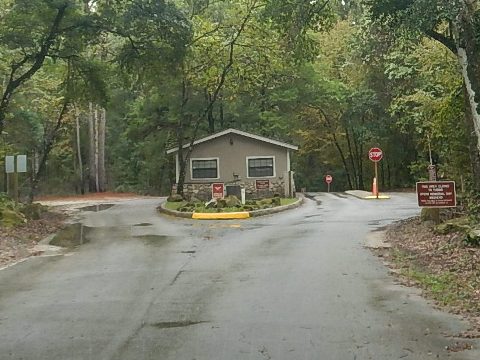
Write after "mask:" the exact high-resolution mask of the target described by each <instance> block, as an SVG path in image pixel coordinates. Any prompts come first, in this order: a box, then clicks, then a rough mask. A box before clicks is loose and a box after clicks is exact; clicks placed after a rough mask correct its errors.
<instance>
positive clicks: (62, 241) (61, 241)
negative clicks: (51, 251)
mask: <svg viewBox="0 0 480 360" xmlns="http://www.w3.org/2000/svg"><path fill="white" fill-rule="evenodd" d="M91 231H92V228H91V227H89V226H85V225H83V224H80V223H78V224H72V225H68V226H67V227H66V228H64V229H62V230H60V231H59V232H58V233H57V235H55V237H54V238H53V240H52V241H51V242H50V245H54V246H61V247H66V248H73V247H76V246H80V245H83V244H86V243H88V242H90V239H89V238H88V235H89V234H90V232H91Z"/></svg>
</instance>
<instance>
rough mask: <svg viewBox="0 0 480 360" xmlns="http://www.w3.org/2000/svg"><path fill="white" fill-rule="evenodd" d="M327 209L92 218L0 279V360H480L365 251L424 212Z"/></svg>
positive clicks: (408, 199) (122, 211) (142, 204)
mask: <svg viewBox="0 0 480 360" xmlns="http://www.w3.org/2000/svg"><path fill="white" fill-rule="evenodd" d="M317 199H319V200H320V201H319V202H315V201H312V200H307V202H306V204H305V205H304V206H303V207H301V208H300V209H297V210H293V211H289V212H285V213H282V214H278V215H275V216H267V217H263V218H255V219H251V220H247V221H226V222H194V221H190V220H183V219H176V218H168V217H162V216H159V215H157V214H156V213H155V210H154V209H155V206H156V205H157V204H158V201H159V200H158V199H156V200H139V201H130V202H125V203H122V204H120V205H116V206H114V207H112V208H110V209H108V210H105V211H101V212H97V213H85V215H84V218H83V220H82V222H83V224H84V225H85V227H83V228H81V232H82V234H83V241H84V244H83V245H81V246H79V247H77V248H75V249H73V250H71V251H69V252H67V253H66V254H65V255H63V256H55V257H44V258H35V259H32V260H29V261H27V262H25V263H22V264H19V265H17V266H14V267H12V268H9V269H7V270H3V271H0V358H1V359H35V360H42V359H45V360H47V359H48V360H57V359H58V360H66V359H75V360H76V359H82V360H83V359H101V360H103V359H105V360H107V359H108V360H110V359H112V360H117V359H132V360H133V359H135V360H142V359H161V360H163V359H175V360H193V359H196V360H204V359H205V360H216V359H218V360H229V359H255V360H256V359H258V360H267V359H278V360H280V359H292V360H301V359H315V360H316V359H320V360H350V359H352V360H354V359H358V360H361V359H362V360H363V359H379V360H389V359H477V360H478V359H479V358H480V355H479V353H478V352H473V351H470V352H463V353H451V354H449V353H447V352H446V350H445V347H446V346H447V345H450V344H452V343H453V342H454V341H455V339H453V338H447V337H445V335H453V334H456V333H458V332H460V331H462V330H464V329H465V326H466V325H465V324H464V323H462V322H461V321H460V320H458V319H457V318H455V317H453V316H451V315H447V314H444V313H441V312H439V311H436V310H434V309H433V308H432V307H431V306H429V305H428V304H427V303H426V302H425V301H423V300H422V299H421V298H420V297H419V296H418V293H417V292H416V291H415V290H413V289H407V288H404V287H401V286H398V285H395V284H394V280H393V279H392V278H391V277H389V276H388V274H387V270H386V269H385V268H384V266H383V265H382V263H381V261H380V260H379V259H377V258H376V257H374V256H372V255H371V253H370V252H369V250H367V249H364V248H363V241H364V239H365V237H366V235H367V233H368V232H369V231H371V230H374V229H375V228H377V227H379V226H382V225H385V224H387V223H390V222H392V221H394V220H396V219H400V218H405V217H408V216H411V215H413V214H416V213H418V210H417V209H416V206H415V202H414V198H413V196H412V195H402V194H397V195H394V196H393V198H392V200H390V201H380V202H375V201H372V202H368V201H364V200H360V199H356V198H353V197H350V196H347V195H343V194H324V195H319V196H318V198H317ZM79 229H80V227H78V228H77V229H76V230H79ZM70 237H72V234H70Z"/></svg>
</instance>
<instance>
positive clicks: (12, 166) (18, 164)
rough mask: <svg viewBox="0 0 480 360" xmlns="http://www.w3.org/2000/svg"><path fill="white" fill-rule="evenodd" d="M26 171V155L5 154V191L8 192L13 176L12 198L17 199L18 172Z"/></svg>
mask: <svg viewBox="0 0 480 360" xmlns="http://www.w3.org/2000/svg"><path fill="white" fill-rule="evenodd" d="M15 160H16V161H15ZM26 172H27V155H17V156H5V173H6V174H7V193H8V194H10V187H11V183H12V176H13V195H14V196H13V198H14V199H15V201H16V202H18V200H19V191H18V189H19V187H18V173H26Z"/></svg>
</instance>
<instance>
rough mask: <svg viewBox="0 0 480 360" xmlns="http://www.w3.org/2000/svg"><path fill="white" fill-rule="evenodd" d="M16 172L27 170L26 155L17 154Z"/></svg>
mask: <svg viewBox="0 0 480 360" xmlns="http://www.w3.org/2000/svg"><path fill="white" fill-rule="evenodd" d="M17 172H19V173H25V172H27V155H17Z"/></svg>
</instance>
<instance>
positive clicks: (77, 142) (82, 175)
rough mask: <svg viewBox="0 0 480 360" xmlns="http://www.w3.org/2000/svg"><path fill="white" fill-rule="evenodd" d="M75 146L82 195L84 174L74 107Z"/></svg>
mask: <svg viewBox="0 0 480 360" xmlns="http://www.w3.org/2000/svg"><path fill="white" fill-rule="evenodd" d="M75 145H76V153H77V156H76V157H77V163H78V177H79V184H80V193H81V194H82V195H83V194H84V193H85V189H84V179H85V177H84V174H83V159H82V146H81V138H80V112H79V111H78V109H77V107H75Z"/></svg>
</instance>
